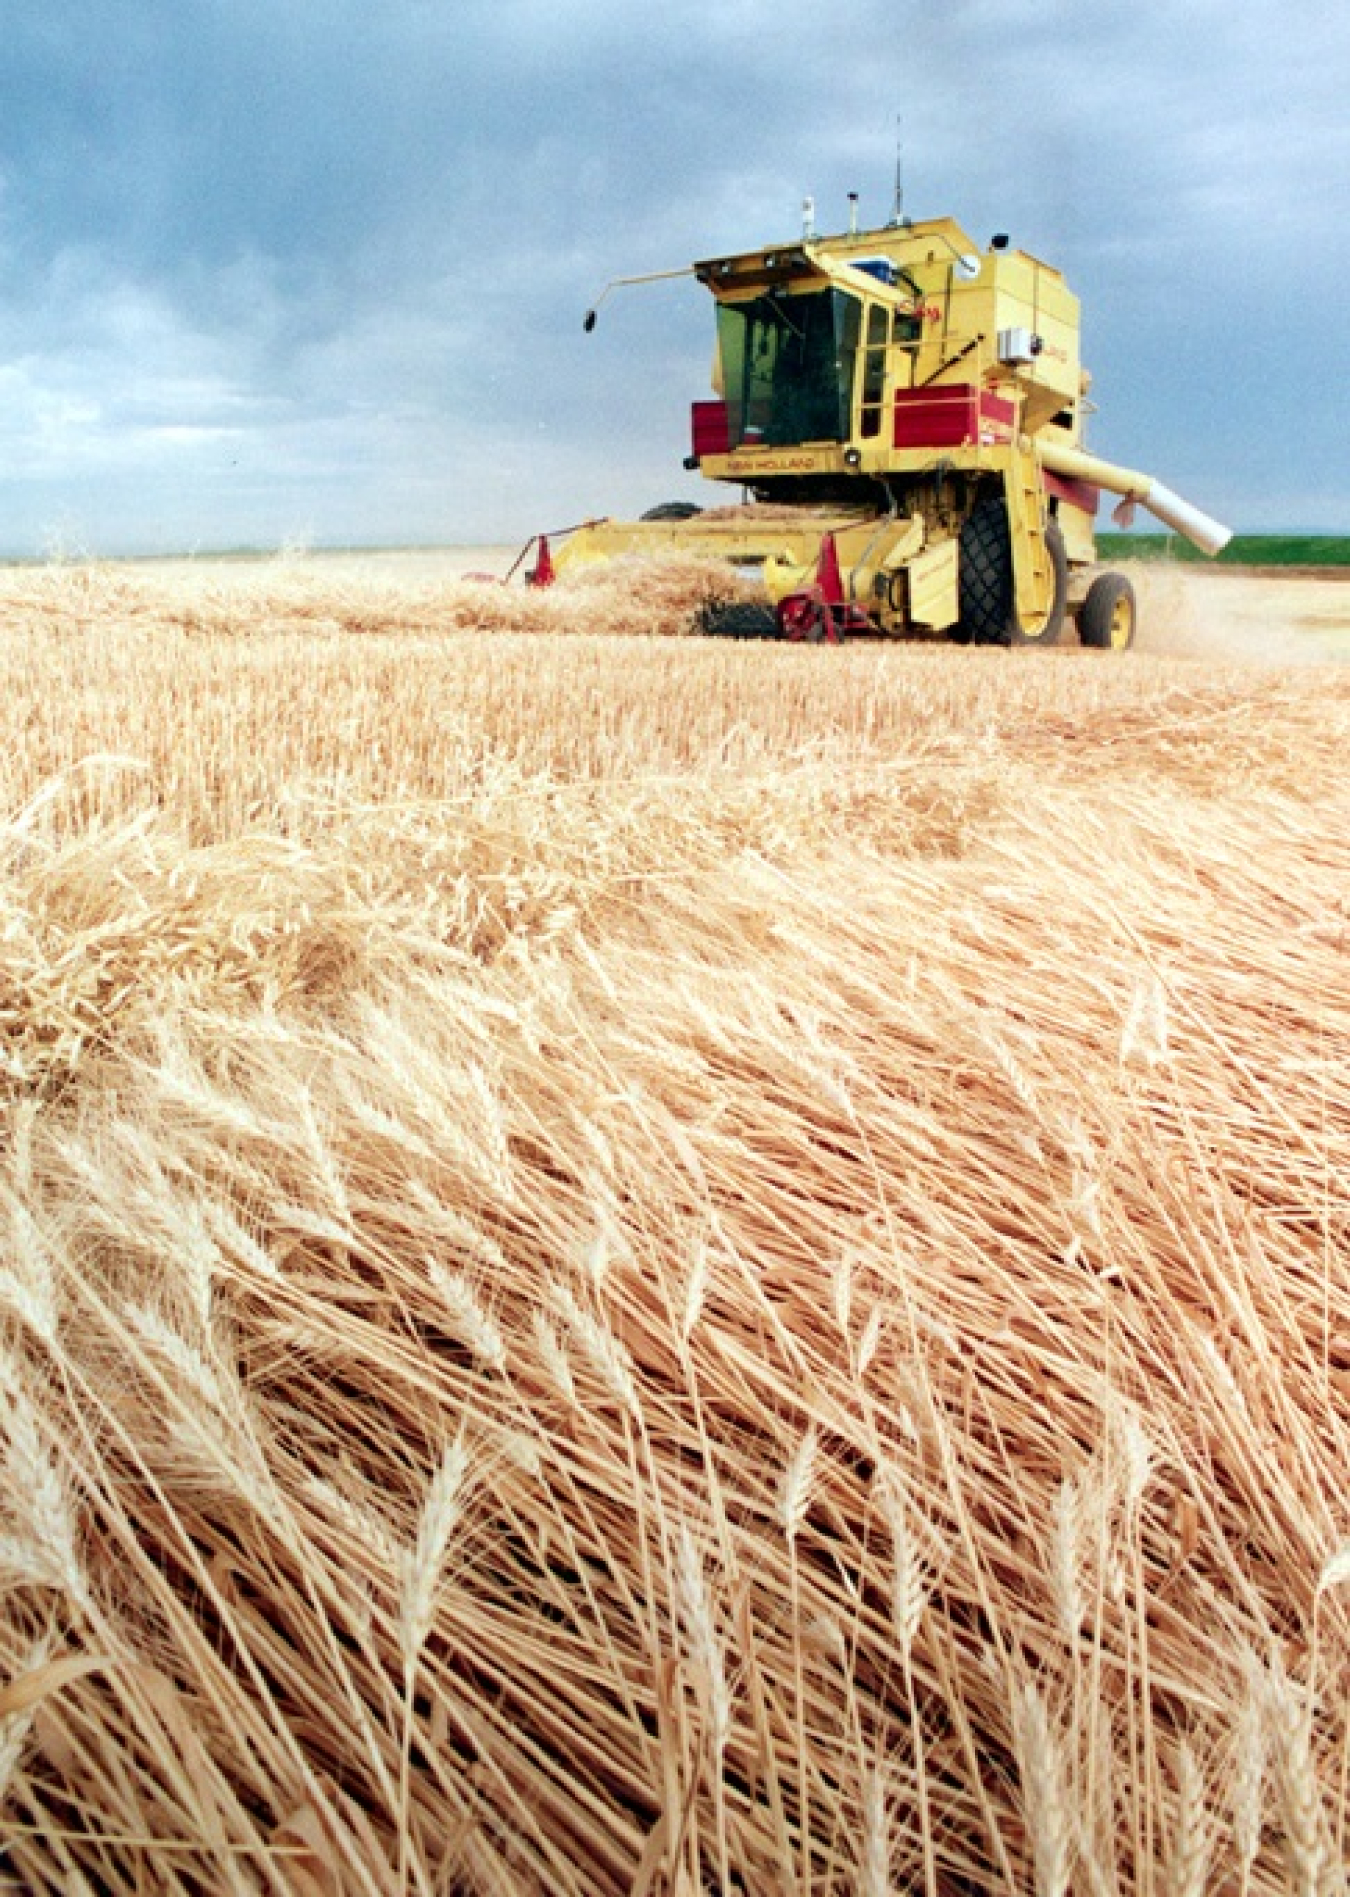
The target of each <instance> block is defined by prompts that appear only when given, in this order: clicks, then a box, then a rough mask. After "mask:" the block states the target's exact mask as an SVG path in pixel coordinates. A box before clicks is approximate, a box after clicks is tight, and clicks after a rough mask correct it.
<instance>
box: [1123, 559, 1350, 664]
mask: <svg viewBox="0 0 1350 1897" xmlns="http://www.w3.org/2000/svg"><path fill="white" fill-rule="evenodd" d="M1128 570H1129V574H1130V579H1131V581H1132V582H1133V585H1134V588H1135V592H1136V594H1137V596H1138V601H1139V632H1138V636H1137V638H1136V642H1135V643H1136V647H1137V649H1138V650H1139V651H1141V652H1150V653H1159V654H1167V655H1169V656H1172V657H1178V658H1195V659H1214V660H1217V661H1222V662H1231V661H1233V660H1244V659H1245V660H1252V661H1255V662H1257V663H1259V664H1266V665H1317V664H1327V663H1329V662H1331V663H1334V662H1337V661H1339V662H1340V663H1342V664H1344V663H1346V662H1347V661H1350V584H1346V583H1344V582H1341V581H1338V580H1335V579H1319V578H1310V577H1307V576H1305V575H1302V574H1298V575H1287V576H1286V575H1280V576H1279V577H1271V576H1267V575H1266V574H1261V575H1256V574H1248V573H1238V572H1233V571H1223V570H1215V569H1207V568H1204V567H1193V566H1179V565H1177V566H1143V565H1136V566H1132V567H1131V568H1129V569H1128Z"/></svg>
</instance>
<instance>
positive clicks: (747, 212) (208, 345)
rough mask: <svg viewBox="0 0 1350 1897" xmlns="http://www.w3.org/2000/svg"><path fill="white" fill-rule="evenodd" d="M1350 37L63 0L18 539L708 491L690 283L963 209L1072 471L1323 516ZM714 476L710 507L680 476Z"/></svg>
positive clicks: (31, 309)
mask: <svg viewBox="0 0 1350 1897" xmlns="http://www.w3.org/2000/svg"><path fill="white" fill-rule="evenodd" d="M1347 87H1350V13H1346V12H1344V11H1342V10H1341V9H1328V10H1326V13H1325V17H1323V18H1322V19H1321V20H1320V21H1319V20H1314V19H1310V18H1308V17H1306V16H1303V15H1295V14H1291V13H1290V12H1289V10H1288V7H1287V5H1277V4H1274V0H1187V4H1186V5H1184V6H1178V5H1176V4H1164V3H1163V0H1135V4H1120V5H1117V4H1114V3H1110V4H1107V3H1103V4H1099V5H1092V4H1088V3H1087V0H1077V4H1069V3H1068V0H1038V3H1034V0H1002V4H995V0H943V3H942V4H941V5H934V4H933V3H932V0H924V3H923V4H914V3H913V0H836V4H834V5H833V6H831V7H829V8H825V7H823V6H821V5H820V4H819V0H810V3H809V4H808V3H807V0H654V3H653V4H648V5H644V6H640V7H638V6H633V5H632V4H631V3H629V4H620V0H579V3H578V4H574V5H573V6H572V7H571V8H570V9H568V8H567V7H565V6H564V5H563V4H561V0H547V3H546V0H495V3H494V4H487V3H486V0H48V5H47V6H46V7H45V8H41V9H39V8H37V7H33V8H31V9H29V8H26V9H24V10H23V14H22V15H21V17H20V18H18V19H17V20H16V19H13V18H10V19H7V21H6V31H5V53H4V58H3V62H0V272H2V273H3V295H2V296H0V551H4V552H7V553H41V552H44V551H51V550H58V549H59V550H62V551H66V552H82V551H88V552H93V553H105V552H117V551H165V550H174V549H193V548H200V549H209V548H213V547H221V546H229V545H238V544H249V545H258V546H264V547H268V546H278V545H281V544H283V543H285V542H294V541H302V542H309V543H312V544H315V545H323V544H341V543H358V544H398V543H409V542H442V541H456V540H493V541H496V540H501V541H511V540H515V539H523V538H524V537H525V536H526V535H528V534H529V533H531V532H532V531H534V530H535V529H536V528H540V527H543V528H551V527H552V528H556V527H561V526H565V525H567V524H569V523H570V522H572V521H574V520H577V519H580V518H583V517H585V516H587V515H590V514H594V513H601V512H612V513H627V512H635V511H640V510H641V509H642V508H643V507H646V506H648V505H650V504H651V503H652V502H653V501H658V500H665V499H671V498H675V497H677V496H683V495H694V494H697V493H698V490H699V484H698V483H697V480H696V479H695V478H691V477H690V476H688V475H686V474H684V472H683V471H682V469H681V467H680V462H681V459H682V457H683V455H684V453H685V450H686V436H687V416H688V405H689V403H690V401H691V400H694V399H697V398H699V397H702V396H704V395H705V394H706V393H707V379H708V368H709V361H710V354H711V320H710V308H709V307H708V306H706V296H705V293H704V292H702V291H700V290H699V289H698V287H697V286H696V285H694V284H693V283H691V282H688V281H677V282H675V283H672V284H668V285H660V286H656V287H654V288H652V289H649V290H645V291H635V292H628V293H625V294H624V295H623V296H622V297H616V298H614V299H612V300H611V302H610V303H609V304H608V305H607V306H606V310H605V314H604V318H603V320H602V322H601V324H600V326H599V328H598V329H597V330H596V332H595V334H594V335H592V336H590V337H587V336H584V335H583V333H582V330H581V322H580V319H581V315H582V312H583V311H584V309H585V308H586V306H587V305H588V304H589V303H591V302H592V301H593V300H594V298H595V296H596V294H597V292H598V291H599V289H600V287H601V286H602V285H603V283H604V282H605V281H606V280H607V279H608V278H609V277H610V276H613V275H615V274H619V273H629V272H638V271H644V270H657V269H661V268H666V267H674V266H678V265H681V264H683V263H686V262H687V261H689V260H690V259H691V258H693V257H697V256H705V255H708V254H713V253H716V252H718V251H720V250H729V249H737V248H748V247H750V246H752V245H755V244H760V243H766V242H769V241H772V240H773V239H774V238H777V237H782V236H786V235H791V234H792V233H794V232H795V231H796V230H797V229H798V228H799V218H800V205H801V200H802V198H803V196H804V195H806V194H808V193H809V194H811V195H812V196H813V197H814V198H815V200H816V204H817V215H818V220H819V222H820V224H821V226H822V228H830V227H842V226H843V224H844V223H845V221H846V217H847V201H846V200H847V193H848V192H849V191H850V190H857V191H858V192H859V193H860V194H861V199H862V212H863V216H864V219H865V221H869V222H878V223H879V222H884V221H885V220H886V219H887V218H888V217H889V215H890V211H891V202H892V187H893V178H894V163H895V123H896V116H897V113H898V114H900V115H902V118H903V125H904V147H905V160H904V163H905V179H906V204H905V208H906V210H907V211H908V212H909V213H910V214H911V215H913V216H915V217H924V216H933V215H938V214H944V213H946V214H951V215H953V216H955V217H957V218H958V219H959V220H960V221H961V222H962V223H963V224H965V226H966V227H967V229H968V230H969V231H970V233H971V235H972V236H974V237H975V238H977V239H979V240H980V241H981V242H984V241H987V239H988V236H989V235H990V233H992V232H993V231H995V230H1007V231H1010V232H1011V233H1012V235H1013V238H1014V241H1015V242H1017V243H1020V244H1023V245H1025V246H1026V247H1027V248H1028V249H1031V250H1033V251H1035V252H1036V253H1037V254H1039V255H1041V256H1043V257H1045V258H1046V259H1047V260H1048V261H1050V262H1052V263H1055V264H1057V265H1058V266H1059V267H1060V268H1062V269H1063V270H1064V272H1065V274H1066V275H1067V276H1068V278H1069V281H1070V283H1071V285H1072V286H1073V288H1074V289H1075V290H1076V291H1077V292H1078V294H1079V295H1080V296H1081V298H1082V299H1083V313H1084V355H1085V360H1086V361H1087V363H1088V365H1089V366H1090V367H1091V369H1092V370H1093V374H1094V391H1093V392H1094V397H1095V399H1096V401H1097V404H1098V408H1099V414H1098V416H1097V418H1096V420H1095V422H1094V427H1093V437H1092V440H1093V446H1094V447H1095V448H1096V449H1097V451H1098V452H1100V453H1103V454H1106V455H1109V456H1111V457H1112V458H1114V459H1116V460H1120V461H1124V462H1126V463H1128V464H1129V465H1132V466H1136V467H1141V468H1143V469H1145V470H1146V471H1148V472H1150V473H1153V474H1155V475H1157V476H1158V477H1160V478H1161V479H1162V480H1164V481H1165V482H1166V483H1167V484H1168V485H1169V486H1171V487H1173V488H1176V489H1178V490H1179V491H1180V492H1181V493H1183V494H1185V495H1186V496H1187V498H1189V499H1192V500H1194V501H1195V502H1196V503H1197V504H1198V505H1200V506H1202V507H1204V508H1206V509H1207V510H1208V511H1210V512H1212V513H1215V514H1217V515H1219V516H1220V517H1221V518H1224V519H1227V520H1228V521H1229V522H1230V523H1231V524H1233V525H1235V526H1237V527H1238V528H1241V529H1246V530H1249V531H1260V530H1263V529H1265V530H1276V529H1295V528H1305V529H1309V530H1320V531H1341V532H1350V447H1348V446H1347V442H1348V439H1350V430H1348V429H1347V426H1346V411H1347V399H1346V390H1347V386H1350V321H1347V317H1346V311H1347V309H1350V245H1347V242H1346V236H1345V223H1346V217H1347V213H1350V112H1347V109H1346V106H1345V94H1346V90H1347ZM705 497H706V491H705Z"/></svg>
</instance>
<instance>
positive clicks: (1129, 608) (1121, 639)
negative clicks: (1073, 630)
mask: <svg viewBox="0 0 1350 1897" xmlns="http://www.w3.org/2000/svg"><path fill="white" fill-rule="evenodd" d="M1137 620H1138V608H1137V606H1136V604H1135V597H1134V588H1133V587H1132V586H1131V585H1130V582H1129V581H1128V580H1127V579H1126V578H1125V575H1124V574H1123V573H1099V574H1098V576H1097V578H1096V579H1095V580H1094V581H1093V582H1092V584H1091V586H1090V587H1089V588H1088V594H1087V598H1086V599H1085V600H1084V601H1083V606H1082V610H1081V612H1080V613H1079V615H1078V637H1079V639H1080V641H1081V642H1082V644H1083V645H1085V646H1091V647H1092V648H1093V650H1094V651H1097V652H1128V651H1129V649H1130V647H1131V646H1132V645H1133V644H1134V631H1135V625H1136V622H1137Z"/></svg>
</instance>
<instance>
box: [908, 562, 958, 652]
mask: <svg viewBox="0 0 1350 1897" xmlns="http://www.w3.org/2000/svg"><path fill="white" fill-rule="evenodd" d="M905 570H906V572H907V573H908V575H909V617H910V621H911V623H912V624H913V625H915V626H921V627H923V628H924V629H925V630H926V631H929V632H945V631H946V629H947V628H948V627H949V626H954V625H955V624H956V622H957V620H958V619H959V618H960V616H961V604H960V599H961V596H960V591H959V587H958V582H957V543H956V541H955V540H939V541H936V542H935V543H934V544H933V545H932V546H931V547H925V548H924V550H923V552H922V553H919V554H916V555H915V556H914V558H913V559H912V560H910V561H909V562H908V565H907V566H906V569H905Z"/></svg>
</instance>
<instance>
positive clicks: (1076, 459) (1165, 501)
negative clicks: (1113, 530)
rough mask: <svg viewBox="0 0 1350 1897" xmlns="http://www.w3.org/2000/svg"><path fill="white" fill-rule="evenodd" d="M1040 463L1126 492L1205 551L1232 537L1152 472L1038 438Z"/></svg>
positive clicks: (1218, 548)
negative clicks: (1157, 479)
mask: <svg viewBox="0 0 1350 1897" xmlns="http://www.w3.org/2000/svg"><path fill="white" fill-rule="evenodd" d="M1036 446H1037V449H1038V450H1039V452H1040V457H1041V466H1042V467H1043V468H1048V469H1049V470H1050V472H1051V473H1052V474H1063V475H1066V476H1067V477H1068V478H1069V479H1070V480H1072V481H1086V482H1087V483H1088V485H1089V486H1090V487H1104V488H1105V489H1106V490H1107V492H1108V493H1111V494H1123V495H1124V496H1125V498H1126V500H1127V501H1139V502H1140V503H1141V505H1143V506H1144V507H1147V509H1148V511H1149V512H1150V514H1153V515H1156V517H1157V518H1158V519H1159V520H1160V521H1162V523H1163V525H1164V526H1165V527H1172V528H1175V530H1176V531H1177V533H1179V534H1183V535H1184V536H1185V538H1186V539H1187V540H1189V541H1190V542H1191V544H1192V545H1193V546H1196V547H1199V549H1200V551H1201V552H1202V553H1208V554H1210V555H1213V554H1216V553H1222V552H1223V550H1224V548H1225V547H1226V546H1227V545H1228V542H1229V541H1230V540H1231V539H1232V538H1233V530H1232V528H1231V527H1225V526H1223V524H1222V523H1221V522H1220V521H1217V520H1212V519H1211V518H1210V516H1209V515H1208V514H1202V513H1201V511H1200V509H1199V508H1198V507H1192V506H1191V504H1190V502H1189V501H1184V500H1182V498H1181V496H1180V495H1179V494H1174V493H1173V492H1172V490H1171V488H1170V487H1164V486H1163V484H1162V482H1161V481H1155V480H1154V479H1153V477H1152V475H1150V474H1136V473H1135V472H1134V470H1133V469H1132V468H1118V467H1117V466H1116V465H1115V463H1114V462H1112V461H1099V460H1098V459H1097V457H1096V455H1090V454H1084V453H1083V451H1082V450H1081V449H1080V448H1066V447H1061V445H1060V444H1059V443H1058V442H1055V441H1038V442H1037V443H1036Z"/></svg>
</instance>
